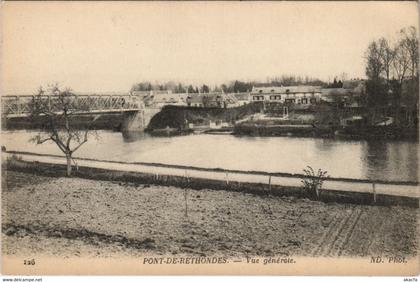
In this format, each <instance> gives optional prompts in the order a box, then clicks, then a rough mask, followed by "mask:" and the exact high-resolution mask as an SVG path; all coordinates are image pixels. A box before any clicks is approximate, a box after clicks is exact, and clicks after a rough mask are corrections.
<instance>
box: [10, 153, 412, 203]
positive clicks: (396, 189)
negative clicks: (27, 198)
mask: <svg viewBox="0 0 420 282" xmlns="http://www.w3.org/2000/svg"><path fill="white" fill-rule="evenodd" d="M5 154H7V158H6V157H4V158H3V159H2V162H3V167H5V168H7V169H9V170H15V171H21V172H29V173H34V174H38V175H45V176H58V175H65V171H66V165H65V158H63V157H62V156H54V155H42V154H34V153H29V152H22V153H20V152H7V153H5ZM74 161H75V162H76V161H77V164H78V166H80V170H79V169H76V170H75V171H73V175H74V176H77V177H82V178H86V179H93V180H111V181H131V182H138V183H144V184H151V185H166V186H171V185H173V186H176V187H181V188H191V189H214V190H227V191H238V192H246V193H253V194H257V195H273V196H294V197H301V198H313V197H314V195H313V193H310V192H309V191H306V190H305V189H303V188H302V182H301V181H302V177H305V176H304V175H297V174H288V173H267V172H258V171H238V170H226V169H220V168H214V169H207V168H200V167H191V166H179V165H167V164H159V163H158V164H157V163H127V162H121V161H105V160H96V159H86V158H77V159H74ZM199 187H200V188H199ZM317 198H318V200H320V201H324V202H339V203H355V204H372V205H406V206H411V207H418V206H419V199H418V183H413V182H406V181H405V182H393V181H392V182H386V181H382V180H378V181H376V182H371V181H368V180H361V179H359V180H358V179H346V178H327V179H324V182H323V186H322V190H321V193H320V195H319V197H317Z"/></svg>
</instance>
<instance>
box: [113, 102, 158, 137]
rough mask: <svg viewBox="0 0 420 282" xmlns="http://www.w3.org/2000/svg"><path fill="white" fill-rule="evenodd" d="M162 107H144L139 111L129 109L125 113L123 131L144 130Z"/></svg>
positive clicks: (122, 124)
mask: <svg viewBox="0 0 420 282" xmlns="http://www.w3.org/2000/svg"><path fill="white" fill-rule="evenodd" d="M158 112H160V109H150V108H149V109H148V108H143V109H141V110H138V111H128V112H124V113H123V117H122V123H121V131H123V132H129V131H144V130H145V129H146V128H147V126H148V125H149V123H150V120H151V119H152V118H153V117H154V116H155V115H156V114H157V113H158Z"/></svg>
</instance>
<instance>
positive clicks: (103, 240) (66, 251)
mask: <svg viewBox="0 0 420 282" xmlns="http://www.w3.org/2000/svg"><path fill="white" fill-rule="evenodd" d="M2 179H3V183H2V187H3V189H2V232H3V234H2V244H3V245H2V247H3V252H4V253H6V254H9V255H27V254H34V253H37V254H39V255H40V254H43V255H57V256H60V257H62V256H63V255H65V256H67V257H74V256H87V257H117V256H130V257H132V256H144V255H146V254H156V255H164V254H171V255H181V254H188V255H196V256H200V255H206V256H207V255H223V256H228V257H235V256H245V255H249V256H251V255H254V256H255V255H256V256H275V255H278V256H287V255H303V256H352V257H353V256H356V257H360V256H370V255H392V256H396V255H406V256H407V255H415V254H416V250H417V238H416V234H417V232H416V227H417V224H418V222H417V220H418V217H417V213H418V209H415V208H408V207H397V206H393V207H379V206H362V205H345V204H335V203H329V204H326V203H322V202H314V201H310V200H306V199H296V198H293V197H284V198H280V197H269V196H266V197H263V196H256V195H251V194H246V193H239V192H228V191H213V190H192V189H188V190H187V191H186V193H185V190H183V189H180V188H176V187H163V186H148V185H142V184H134V183H117V182H108V181H94V180H86V179H80V178H71V179H70V178H49V177H44V176H36V175H33V174H26V173H20V172H14V171H8V172H7V175H6V177H3V178H2ZM185 199H187V206H188V209H187V214H186V208H185V207H186V202H185Z"/></svg>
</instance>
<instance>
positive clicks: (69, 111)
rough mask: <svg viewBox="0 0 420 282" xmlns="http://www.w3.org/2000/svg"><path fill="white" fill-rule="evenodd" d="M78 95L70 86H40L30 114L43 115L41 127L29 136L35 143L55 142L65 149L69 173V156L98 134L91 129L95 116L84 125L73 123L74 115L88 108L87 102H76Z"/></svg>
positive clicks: (40, 116)
mask: <svg viewBox="0 0 420 282" xmlns="http://www.w3.org/2000/svg"><path fill="white" fill-rule="evenodd" d="M76 98H77V95H75V94H74V93H73V92H72V91H71V89H69V88H67V89H64V90H61V89H60V88H59V87H58V85H52V86H49V87H48V88H47V89H46V90H44V89H43V88H42V87H41V88H39V90H38V93H37V94H36V95H35V96H34V98H33V101H32V104H31V117H32V118H33V119H43V120H44V119H45V122H44V123H43V126H42V129H41V131H40V132H39V133H37V134H36V135H35V136H34V137H33V138H32V139H31V141H32V142H36V144H42V143H45V142H47V141H50V142H54V143H55V144H56V145H57V147H58V148H59V149H60V150H61V151H62V152H63V153H64V155H65V156H66V160H67V176H71V171H72V161H73V162H74V160H73V159H72V156H73V154H74V152H76V151H77V150H78V149H79V148H80V147H81V146H82V145H83V144H85V143H86V142H87V141H88V138H89V136H90V135H95V136H96V137H97V134H96V132H95V131H91V130H90V125H91V123H92V122H93V121H94V120H95V119H96V118H95V117H94V118H93V119H92V120H91V121H90V122H89V124H87V125H85V126H84V128H83V129H76V128H75V127H74V126H73V122H74V121H75V116H76V115H78V114H80V113H81V112H85V111H88V110H89V104H88V103H78V102H77V100H76Z"/></svg>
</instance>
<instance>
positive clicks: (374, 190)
mask: <svg viewBox="0 0 420 282" xmlns="http://www.w3.org/2000/svg"><path fill="white" fill-rule="evenodd" d="M372 189H373V202H374V203H376V187H375V183H372Z"/></svg>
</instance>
